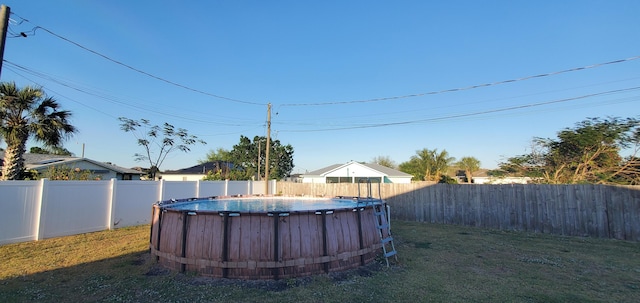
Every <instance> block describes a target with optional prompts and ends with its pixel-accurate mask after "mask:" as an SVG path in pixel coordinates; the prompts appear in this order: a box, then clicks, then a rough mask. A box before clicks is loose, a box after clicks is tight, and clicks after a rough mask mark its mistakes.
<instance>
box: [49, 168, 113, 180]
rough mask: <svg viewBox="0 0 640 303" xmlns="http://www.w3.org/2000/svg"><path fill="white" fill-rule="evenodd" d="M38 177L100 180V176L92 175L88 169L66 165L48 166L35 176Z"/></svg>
mask: <svg viewBox="0 0 640 303" xmlns="http://www.w3.org/2000/svg"><path fill="white" fill-rule="evenodd" d="M37 178H38V179H40V178H48V179H50V180H82V181H88V180H101V179H102V176H100V175H94V174H93V173H92V172H91V171H90V170H88V169H80V168H77V167H68V166H50V167H49V168H48V169H47V170H46V171H44V172H43V173H42V174H40V175H38V176H37Z"/></svg>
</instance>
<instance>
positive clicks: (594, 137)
mask: <svg viewBox="0 0 640 303" xmlns="http://www.w3.org/2000/svg"><path fill="white" fill-rule="evenodd" d="M639 143H640V122H639V121H638V120H637V119H635V118H626V119H621V118H606V119H601V118H588V119H586V120H584V121H582V122H579V123H577V124H576V126H575V127H574V128H567V129H564V130H562V131H560V132H558V138H557V139H549V138H535V139H534V141H533V148H532V152H531V153H529V154H526V155H519V156H516V157H513V158H509V159H507V161H506V162H504V163H501V164H500V168H501V170H502V171H505V172H509V173H510V174H520V175H524V176H531V177H534V178H535V181H537V182H542V183H552V184H572V183H622V184H637V183H634V182H637V181H633V180H635V179H634V176H635V174H634V170H635V167H636V164H637V162H636V161H635V160H634V159H636V158H635V152H634V154H633V155H632V156H630V157H628V158H626V159H625V158H623V157H622V156H621V155H620V151H621V150H622V149H626V148H631V147H634V150H635V151H637V150H638V146H639Z"/></svg>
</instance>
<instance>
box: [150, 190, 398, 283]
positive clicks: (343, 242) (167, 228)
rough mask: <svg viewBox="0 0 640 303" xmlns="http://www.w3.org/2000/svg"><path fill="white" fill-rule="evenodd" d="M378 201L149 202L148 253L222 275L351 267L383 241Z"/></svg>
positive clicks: (178, 266) (270, 275)
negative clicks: (379, 225) (150, 207)
mask: <svg viewBox="0 0 640 303" xmlns="http://www.w3.org/2000/svg"><path fill="white" fill-rule="evenodd" d="M382 203H383V201H382V200H380V199H371V198H368V199H362V198H360V199H355V198H334V199H327V198H302V197H259V198H256V197H251V198H208V199H189V200H179V201H173V200H172V201H164V202H160V203H156V204H155V205H154V206H153V213H152V224H151V243H150V248H151V254H152V256H155V257H156V259H157V260H158V262H159V263H160V264H161V265H162V266H164V267H167V268H170V269H174V270H179V271H190V272H196V273H198V274H200V275H204V276H211V277H221V278H240V279H278V278H289V277H301V276H308V275H312V274H319V273H328V272H332V271H341V270H346V269H351V268H356V267H358V266H361V265H366V264H368V263H370V262H372V261H373V260H374V259H375V257H376V254H377V252H378V251H379V249H380V248H381V247H382V244H381V236H380V234H379V229H378V227H377V226H378V225H377V224H380V222H378V223H376V220H378V219H376V216H374V207H373V206H374V205H376V204H377V205H380V204H382ZM378 217H379V218H382V219H383V220H386V217H384V216H378ZM383 223H384V222H383ZM380 230H382V232H383V237H385V236H386V235H384V233H386V230H384V229H380Z"/></svg>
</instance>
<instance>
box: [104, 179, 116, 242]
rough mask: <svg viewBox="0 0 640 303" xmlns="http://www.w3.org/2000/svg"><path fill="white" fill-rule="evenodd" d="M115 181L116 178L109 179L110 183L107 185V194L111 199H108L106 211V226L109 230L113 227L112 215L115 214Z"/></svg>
mask: <svg viewBox="0 0 640 303" xmlns="http://www.w3.org/2000/svg"><path fill="white" fill-rule="evenodd" d="M117 184H118V183H117V179H116V178H111V183H110V184H109V185H110V186H109V192H110V195H111V197H109V210H108V212H109V213H108V214H107V220H109V221H107V224H106V225H107V226H109V230H112V229H113V228H114V227H115V224H114V222H113V214H114V213H115V209H116V189H117Z"/></svg>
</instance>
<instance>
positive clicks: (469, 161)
mask: <svg viewBox="0 0 640 303" xmlns="http://www.w3.org/2000/svg"><path fill="white" fill-rule="evenodd" d="M456 166H458V167H459V168H460V169H461V170H464V175H465V178H466V179H467V183H471V180H472V178H473V173H474V172H477V171H478V170H479V169H480V160H478V159H476V158H474V157H462V159H460V161H458V162H457V163H456Z"/></svg>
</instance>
